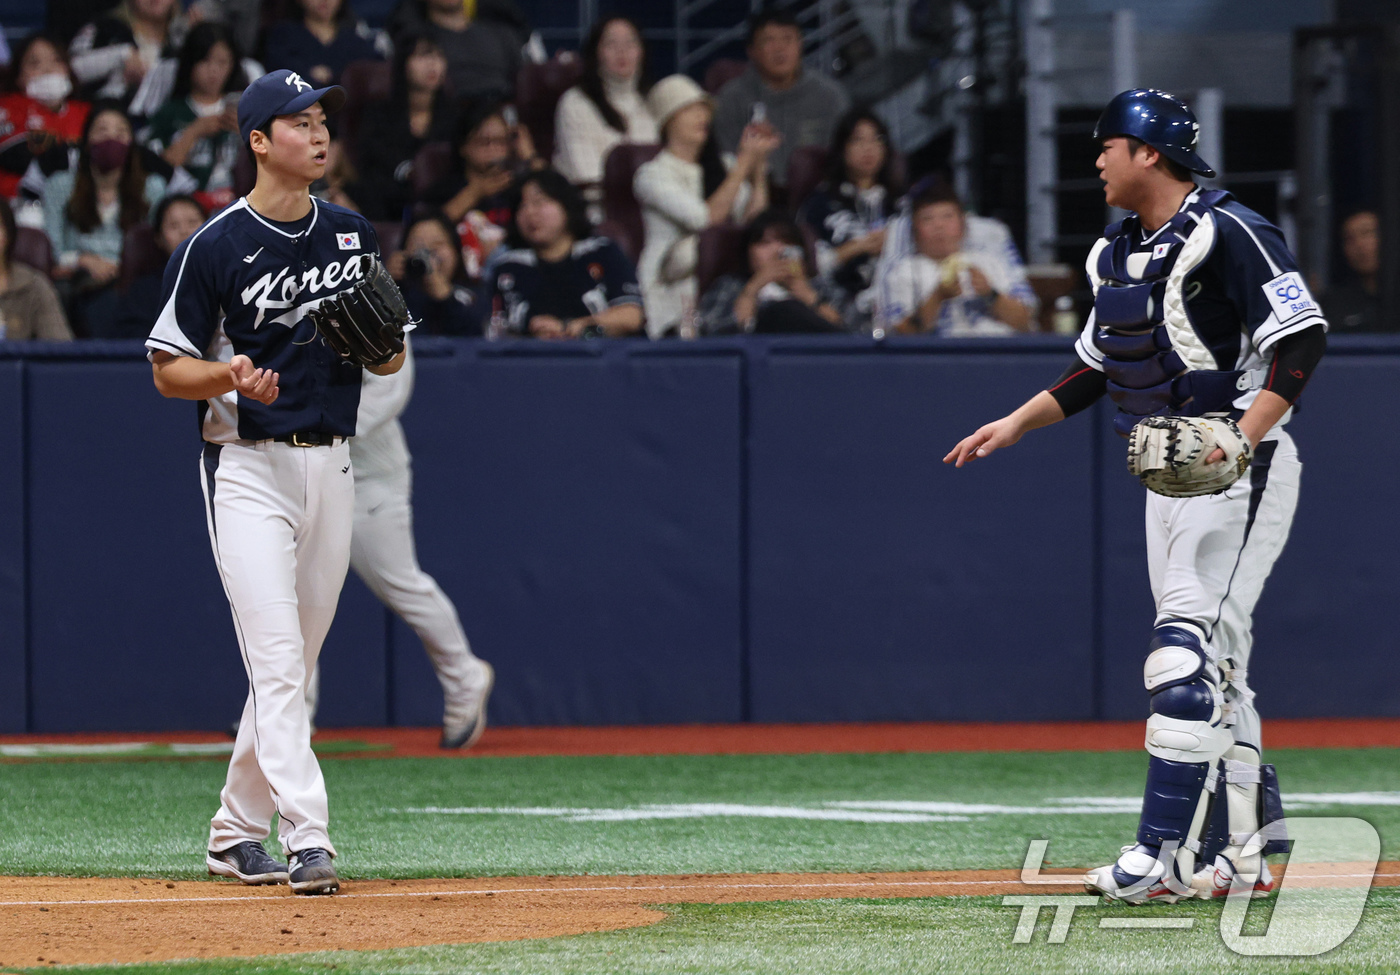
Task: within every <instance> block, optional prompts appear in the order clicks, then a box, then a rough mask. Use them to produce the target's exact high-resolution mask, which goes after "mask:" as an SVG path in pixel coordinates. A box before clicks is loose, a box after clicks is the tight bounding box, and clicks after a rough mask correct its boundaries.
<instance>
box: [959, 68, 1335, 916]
mask: <svg viewBox="0 0 1400 975" xmlns="http://www.w3.org/2000/svg"><path fill="white" fill-rule="evenodd" d="M1198 130H1199V126H1198V125H1197V123H1196V118H1195V116H1194V115H1193V114H1192V113H1191V111H1190V109H1189V108H1187V107H1186V105H1185V104H1184V103H1183V102H1181V101H1180V100H1178V99H1177V98H1175V97H1173V96H1171V95H1169V94H1167V93H1165V92H1160V91H1155V90H1150V89H1136V90H1133V91H1127V92H1124V93H1122V94H1120V95H1118V96H1117V97H1116V98H1114V99H1113V101H1112V102H1110V103H1109V105H1108V107H1107V108H1106V109H1105V110H1104V113H1103V115H1102V117H1101V118H1100V119H1099V122H1098V126H1097V127H1096V129H1095V133H1094V135H1095V138H1096V139H1098V140H1100V144H1101V147H1102V151H1101V153H1100V155H1099V158H1098V163H1097V166H1098V169H1099V173H1100V178H1101V179H1102V180H1103V182H1104V190H1105V195H1106V197H1107V200H1108V203H1109V204H1110V205H1112V206H1117V207H1122V208H1123V209H1125V210H1129V211H1131V214H1130V215H1129V216H1128V217H1127V219H1125V220H1123V221H1122V222H1120V223H1117V224H1115V225H1113V226H1111V227H1109V228H1108V229H1107V230H1106V231H1105V233H1104V237H1103V239H1102V240H1100V241H1099V242H1098V243H1097V244H1096V245H1095V246H1094V248H1093V250H1092V251H1090V253H1089V259H1088V262H1087V265H1086V267H1087V270H1088V275H1089V280H1090V282H1091V283H1092V284H1093V287H1094V310H1093V314H1091V315H1090V316H1089V320H1088V323H1087V324H1086V326H1085V328H1084V332H1083V334H1082V335H1081V336H1080V337H1079V339H1078V341H1077V343H1076V345H1075V351H1076V352H1077V353H1078V356H1077V358H1076V359H1075V361H1074V363H1073V365H1071V366H1070V367H1069V368H1068V369H1066V370H1065V372H1064V374H1063V375H1062V376H1061V377H1060V379H1059V380H1058V381H1057V382H1056V383H1055V384H1054V385H1053V386H1051V387H1050V389H1048V390H1046V391H1044V392H1041V393H1038V394H1036V395H1035V396H1034V397H1033V398H1032V399H1031V400H1029V401H1028V402H1027V403H1026V404H1025V405H1023V406H1022V407H1021V408H1020V409H1018V410H1016V411H1015V412H1014V413H1012V414H1011V415H1009V416H1006V417H1004V418H1002V419H1000V420H997V421H995V422H993V423H989V424H987V425H986V426H984V427H982V428H981V429H979V430H978V431H977V432H976V433H974V434H972V435H971V436H970V437H967V438H965V439H963V440H962V441H961V442H960V443H959V444H958V445H957V446H956V447H954V448H953V450H952V452H951V453H949V454H948V456H947V457H945V458H944V461H945V462H948V463H953V464H955V465H956V466H958V467H961V466H962V465H964V464H966V463H968V462H969V461H972V460H974V459H977V458H981V457H986V456H988V455H989V454H991V453H992V452H993V451H995V450H997V449H999V448H1001V447H1008V446H1010V445H1011V444H1014V443H1016V442H1017V441H1018V440H1020V439H1021V437H1022V436H1024V435H1025V433H1026V432H1027V431H1029V430H1034V429H1036V428H1038V427H1043V426H1046V425H1048V424H1051V423H1055V422H1058V421H1059V420H1062V419H1064V418H1065V417H1067V416H1069V415H1071V414H1073V413H1077V412H1079V411H1080V410H1083V409H1085V408H1086V407H1088V406H1089V405H1090V404H1092V403H1093V402H1095V401H1096V400H1097V399H1098V398H1099V397H1100V396H1102V395H1103V394H1104V393H1105V392H1106V393H1108V395H1109V397H1110V398H1111V399H1112V400H1113V402H1114V403H1115V404H1116V405H1117V406H1118V410H1119V412H1118V415H1117V416H1116V417H1115V419H1114V426H1115V428H1116V429H1117V431H1118V432H1119V433H1120V434H1122V435H1123V436H1125V437H1127V438H1128V467H1129V470H1130V471H1131V472H1132V473H1134V474H1136V475H1137V476H1138V477H1139V478H1141V479H1142V482H1143V483H1144V484H1145V485H1146V486H1147V487H1148V488H1149V489H1150V491H1151V492H1152V493H1149V494H1148V495H1147V557H1148V570H1149V576H1150V578H1151V583H1152V593H1153V597H1154V598H1155V600H1156V604H1157V618H1156V620H1155V623H1154V629H1153V632H1152V634H1151V637H1150V639H1149V642H1148V646H1147V659H1146V663H1145V665H1144V668H1143V676H1144V683H1145V684H1146V686H1147V690H1148V692H1149V693H1150V695H1151V700H1150V710H1151V715H1150V717H1149V718H1148V719H1147V739H1146V746H1147V752H1148V756H1149V757H1148V767H1147V788H1146V791H1145V793H1144V796H1143V802H1142V816H1141V820H1140V821H1139V825H1138V831H1137V836H1136V837H1135V840H1134V842H1133V843H1130V844H1129V845H1127V846H1125V847H1123V849H1122V851H1121V855H1120V856H1119V857H1118V860H1117V862H1115V863H1112V864H1109V865H1108V866H1103V867H1098V868H1096V869H1094V870H1091V871H1089V873H1088V874H1087V875H1086V877H1085V886H1086V888H1087V889H1088V890H1089V891H1091V892H1093V893H1101V894H1103V895H1105V896H1107V897H1108V898H1110V899H1114V900H1119V901H1123V902H1126V903H1129V904H1142V903H1146V902H1158V903H1174V902H1176V901H1177V900H1179V899H1181V898H1183V897H1193V896H1194V897H1201V898H1211V897H1221V896H1225V895H1226V894H1228V893H1230V891H1231V890H1237V891H1240V892H1242V893H1243V892H1248V895H1249V896H1254V897H1267V896H1268V894H1269V892H1270V891H1271V890H1272V889H1273V880H1272V878H1271V876H1270V874H1269V869H1268V864H1267V862H1266V861H1265V860H1264V856H1265V855H1267V854H1268V853H1272V852H1276V851H1278V850H1279V849H1281V846H1275V845H1273V843H1270V844H1269V845H1265V843H1264V842H1263V841H1262V839H1261V838H1259V837H1257V835H1256V834H1258V832H1259V831H1260V828H1261V826H1262V825H1264V824H1265V823H1268V822H1271V821H1273V820H1275V819H1277V818H1279V817H1281V815H1282V813H1281V808H1280V806H1279V803H1278V786H1277V780H1276V778H1275V776H1274V775H1273V768H1272V766H1268V765H1261V764H1260V754H1261V748H1262V738H1261V736H1260V727H1259V714H1258V712H1257V711H1256V710H1255V708H1254V703H1253V699H1254V692H1253V691H1252V690H1250V688H1249V685H1248V683H1247V677H1248V667H1249V655H1250V648H1251V635H1250V627H1251V617H1252V614H1253V611H1254V605H1255V603H1256V602H1257V600H1258V598H1259V594H1260V592H1261V591H1262V590H1263V587H1264V580H1265V579H1266V578H1267V577H1268V575H1269V571H1270V569H1271V568H1272V567H1273V564H1274V560H1275V559H1277V558H1278V555H1279V552H1280V551H1281V550H1282V549H1283V545H1284V542H1285V541H1286V539H1287V537H1288V530H1289V526H1290V525H1291V523H1292V520H1293V511H1294V508H1295V506H1296V503H1297V498H1298V480H1299V472H1300V470H1301V465H1300V464H1299V462H1298V453H1297V450H1296V449H1295V448H1294V445H1293V441H1292V439H1290V437H1289V436H1288V434H1287V433H1285V432H1284V430H1283V425H1284V424H1285V423H1286V422H1287V420H1288V418H1289V415H1290V413H1291V411H1292V406H1293V404H1294V403H1295V402H1296V401H1297V399H1298V396H1299V394H1300V393H1301V392H1302V390H1303V386H1304V385H1305V384H1306V383H1307V381H1308V378H1309V376H1310V375H1311V374H1312V372H1313V370H1314V369H1315V368H1316V366H1317V364H1318V362H1319V360H1320V359H1321V358H1322V354H1323V352H1324V351H1325V348H1326V329H1327V324H1326V322H1325V321H1324V320H1323V318H1322V315H1321V313H1320V311H1319V310H1318V306H1317V304H1316V302H1314V301H1313V299H1312V296H1311V295H1310V294H1309V293H1308V289H1307V285H1306V284H1305V283H1304V282H1303V278H1302V275H1301V274H1300V273H1299V271H1298V267H1297V264H1296V263H1295V262H1294V260H1293V257H1292V255H1290V254H1289V252H1288V248H1287V246H1286V245H1285V243H1284V240H1283V236H1282V234H1280V233H1279V231H1278V229H1277V228H1276V227H1274V226H1273V225H1271V224H1270V223H1268V221H1266V220H1264V218H1262V217H1261V216H1259V215H1258V214H1257V213H1254V212H1253V211H1251V210H1249V209H1247V208H1245V207H1243V206H1241V205H1240V204H1239V203H1238V202H1236V201H1235V200H1234V199H1233V198H1232V197H1231V196H1230V195H1229V194H1228V193H1224V192H1220V191H1215V190H1205V189H1202V188H1201V187H1199V186H1197V185H1196V184H1195V182H1194V180H1193V178H1192V174H1193V173H1199V174H1201V175H1203V176H1206V177H1213V176H1214V175H1215V173H1214V172H1213V171H1212V170H1211V168H1210V167H1209V166H1208V165H1207V164H1206V162H1205V161H1204V160H1202V159H1201V157H1200V156H1199V155H1197V153H1196V138H1197V136H1196V134H1197V131H1198Z"/></svg>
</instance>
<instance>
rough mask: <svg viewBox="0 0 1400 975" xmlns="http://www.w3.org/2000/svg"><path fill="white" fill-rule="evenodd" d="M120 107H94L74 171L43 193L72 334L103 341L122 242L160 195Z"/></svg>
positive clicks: (158, 181) (158, 179)
mask: <svg viewBox="0 0 1400 975" xmlns="http://www.w3.org/2000/svg"><path fill="white" fill-rule="evenodd" d="M138 148H139V147H138V146H136V145H134V144H133V140H132V131H131V119H129V118H128V117H127V115H126V113H125V112H124V111H122V109H121V106H119V105H116V104H113V103H110V102H109V103H107V104H101V103H99V104H97V105H94V106H93V108H92V112H91V113H90V114H89V115H88V118H87V125H86V126H85V128H84V131H83V136H82V140H81V142H80V143H79V147H78V165H77V168H76V169H65V170H61V171H59V172H56V173H54V174H53V175H52V176H50V177H49V179H48V183H47V184H46V185H45V186H44V230H45V232H46V233H47V234H48V235H49V241H50V243H52V244H53V249H54V253H55V255H56V257H57V266H56V267H55V269H54V277H55V278H57V279H59V280H62V281H66V282H67V283H68V286H69V288H70V289H71V297H70V300H69V309H70V314H71V317H72V319H73V324H74V326H75V329H76V330H77V332H78V334H79V335H83V336H86V337H88V338H108V337H110V335H111V332H112V330H113V327H114V325H115V322H116V314H115V312H116V290H115V288H114V285H115V283H116V279H117V273H118V271H119V270H120V261H121V256H122V236H123V234H125V233H126V231H127V230H129V229H130V228H131V227H132V226H134V225H135V224H137V223H139V222H141V221H142V220H144V219H146V214H147V213H148V212H149V211H150V208H151V205H152V204H154V203H158V202H159V201H160V199H161V197H163V196H164V195H165V178H164V177H162V176H160V175H158V174H155V173H147V172H146V168H145V166H144V164H143V163H142V160H141V153H140V152H139V151H137V150H138Z"/></svg>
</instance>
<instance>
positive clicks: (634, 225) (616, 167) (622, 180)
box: [603, 142, 661, 261]
mask: <svg viewBox="0 0 1400 975" xmlns="http://www.w3.org/2000/svg"><path fill="white" fill-rule="evenodd" d="M660 151H661V147H660V146H658V145H647V144H644V143H629V142H624V143H622V144H621V145H618V146H616V147H614V148H613V150H612V152H610V153H608V158H607V160H606V161H605V162H604V163H603V215H604V217H605V218H606V220H607V221H608V222H609V223H613V224H617V225H618V226H620V227H622V228H623V231H624V232H625V234H626V237H627V244H624V242H623V241H621V240H619V241H618V242H617V244H618V246H619V247H622V248H623V250H625V251H627V256H628V257H630V258H632V260H634V261H635V260H637V258H638V256H639V255H640V254H641V253H642V247H643V246H644V245H645V244H646V234H645V233H644V231H643V229H642V207H641V204H639V203H638V202H637V198H636V197H635V196H633V195H632V178H633V177H634V176H636V175H637V170H638V168H640V167H641V165H642V163H645V162H649V161H650V160H651V159H653V158H655V156H656V154H657V153H658V152H660ZM628 244H630V246H631V247H632V248H634V249H633V250H627V245H628Z"/></svg>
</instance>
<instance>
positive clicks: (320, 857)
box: [287, 846, 340, 894]
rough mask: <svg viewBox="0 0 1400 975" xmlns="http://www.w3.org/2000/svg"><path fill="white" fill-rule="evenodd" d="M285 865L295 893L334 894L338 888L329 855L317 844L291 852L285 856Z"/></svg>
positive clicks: (337, 880) (337, 881)
mask: <svg viewBox="0 0 1400 975" xmlns="http://www.w3.org/2000/svg"><path fill="white" fill-rule="evenodd" d="M287 866H288V868H289V871H290V877H291V884H292V892H293V893H295V894H334V893H335V892H336V891H337V890H339V889H340V878H339V877H337V876H336V875H335V867H333V866H331V855H330V854H329V853H327V852H326V851H325V850H323V849H321V848H320V847H319V846H312V847H308V848H307V849H305V850H302V851H301V852H299V853H293V854H292V855H291V856H289V857H288V858H287Z"/></svg>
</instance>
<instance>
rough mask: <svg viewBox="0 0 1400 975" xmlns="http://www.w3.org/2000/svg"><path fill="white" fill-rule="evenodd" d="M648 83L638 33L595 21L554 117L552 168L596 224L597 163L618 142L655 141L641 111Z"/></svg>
mask: <svg viewBox="0 0 1400 975" xmlns="http://www.w3.org/2000/svg"><path fill="white" fill-rule="evenodd" d="M650 90H651V80H650V79H649V78H648V77H647V76H646V47H645V46H644V44H643V42H642V34H641V31H639V30H638V29H637V25H636V24H634V23H633V22H632V21H631V20H629V19H627V18H626V17H609V18H607V19H606V20H602V21H599V22H598V24H597V26H595V27H594V28H593V31H592V33H590V34H589V35H588V41H587V42H586V43H585V44H584V46H583V77H582V78H581V79H580V80H579V83H578V84H577V85H575V86H574V87H572V88H570V89H569V90H568V91H566V92H564V97H562V98H560V99H559V107H558V108H556V109H555V112H554V168H555V169H556V170H558V171H559V172H560V173H562V174H564V176H565V177H566V178H567V179H568V180H569V182H570V183H573V184H574V185H575V186H577V187H578V188H579V189H580V190H582V192H583V197H584V199H585V200H586V201H587V202H588V210H589V214H588V215H589V218H590V219H591V220H592V221H593V222H594V223H600V222H601V221H602V206H601V201H602V198H603V192H602V181H603V164H604V162H606V160H607V158H608V153H609V152H611V151H612V150H613V147H614V146H616V145H618V144H619V143H623V142H655V141H656V140H657V138H658V135H659V133H658V131H657V128H656V119H654V118H652V116H651V110H650V109H649V108H647V103H646V95H647V93H648V92H649V91H650Z"/></svg>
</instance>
